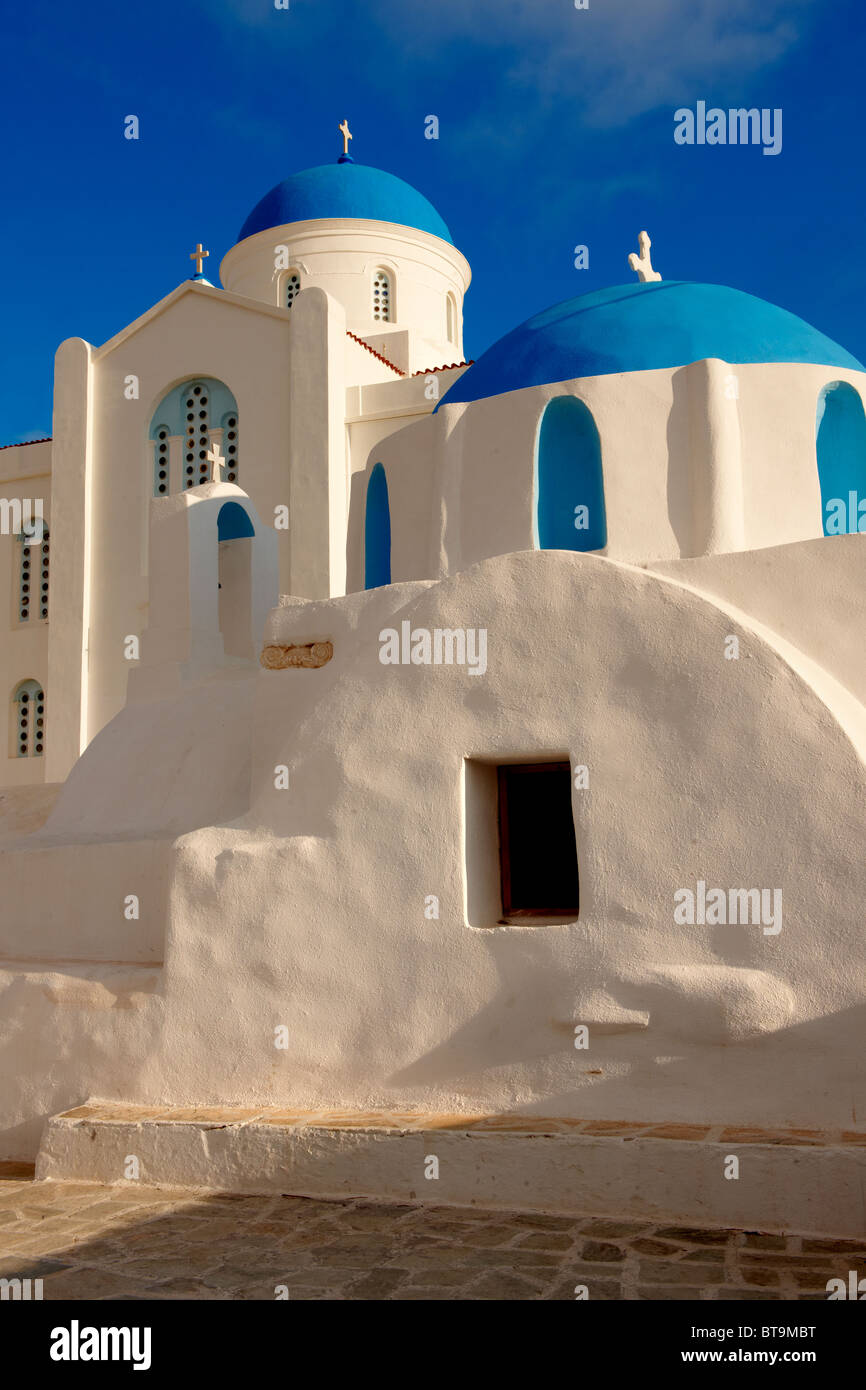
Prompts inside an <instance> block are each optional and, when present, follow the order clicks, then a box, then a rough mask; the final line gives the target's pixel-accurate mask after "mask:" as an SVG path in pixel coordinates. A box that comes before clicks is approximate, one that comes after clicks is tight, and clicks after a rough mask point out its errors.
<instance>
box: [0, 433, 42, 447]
mask: <svg viewBox="0 0 866 1390" xmlns="http://www.w3.org/2000/svg"><path fill="white" fill-rule="evenodd" d="M50 443H51V435H50V434H46V435H45V437H44V438H43V439H24V440H22V441H21V443H20V444H0V449H26V448H27V445H28V444H50Z"/></svg>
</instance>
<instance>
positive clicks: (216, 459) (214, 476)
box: [207, 444, 225, 483]
mask: <svg viewBox="0 0 866 1390" xmlns="http://www.w3.org/2000/svg"><path fill="white" fill-rule="evenodd" d="M207 458H208V461H209V462H210V463H212V464H213V469H212V470H211V482H212V483H221V482H222V480H223V479H222V472H221V469H222V466H223V464H224V463H225V459H224V458H223V457H222V455H221V454H220V446H219V444H214V446H213V448H212V449H211V450H209V451H208V454H207Z"/></svg>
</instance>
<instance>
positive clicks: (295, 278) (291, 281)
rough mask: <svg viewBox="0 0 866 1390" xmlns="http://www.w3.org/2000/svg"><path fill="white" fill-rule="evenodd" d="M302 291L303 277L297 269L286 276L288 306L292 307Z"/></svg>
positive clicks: (288, 307)
mask: <svg viewBox="0 0 866 1390" xmlns="http://www.w3.org/2000/svg"><path fill="white" fill-rule="evenodd" d="M300 293H301V277H300V275H299V274H298V272H297V271H296V270H292V271H290V272H289V274H288V276H287V278H286V308H287V309H291V307H292V305H293V304H294V302H295V300H296V299H297V297H298V295H299V294H300Z"/></svg>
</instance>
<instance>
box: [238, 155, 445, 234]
mask: <svg viewBox="0 0 866 1390" xmlns="http://www.w3.org/2000/svg"><path fill="white" fill-rule="evenodd" d="M316 217H348V218H351V219H352V221H353V222H357V221H359V220H360V221H373V222H396V223H398V224H399V225H400V226H402V227H416V228H417V229H418V231H421V232H429V233H430V235H431V236H438V237H441V238H442V240H443V241H448V242H450V241H451V233H450V232H449V230H448V228H447V227H446V225H445V223H444V222H443V221H442V218H441V217H440V216H439V214H438V212H437V211H436V209H435V208H434V206H433V204H432V203H429V202H428V201H427V199H426V198H425V197H424V195H423V194H422V193H419V192H418V190H417V189H416V188H413V187H412V185H411V184H408V183H404V182H403V180H402V179H398V178H396V177H395V175H394V174H386V173H385V171H384V170H383V169H371V168H369V167H368V166H367V165H365V164H355V163H353V162H352V161H349V160H347V161H346V162H345V163H337V164H320V165H318V166H317V168H315V169H302V170H301V172H300V173H298V174H291V175H290V176H289V177H288V178H287V179H283V181H282V183H278V184H277V186H276V188H272V189H271V191H270V193H266V194H265V196H264V198H262V200H261V202H260V203H256V206H255V207H254V208H253V210H252V212H251V213H250V215H249V217H248V218H247V220H246V222H245V223H244V225H243V226H242V227H241V231H240V236H239V237H238V241H243V240H244V237H248V236H254V235H255V233H256V232H264V231H266V230H267V229H268V228H269V227H282V226H283V225H284V224H285V223H287V222H306V221H308V220H309V219H311V218H316ZM452 245H453V242H452Z"/></svg>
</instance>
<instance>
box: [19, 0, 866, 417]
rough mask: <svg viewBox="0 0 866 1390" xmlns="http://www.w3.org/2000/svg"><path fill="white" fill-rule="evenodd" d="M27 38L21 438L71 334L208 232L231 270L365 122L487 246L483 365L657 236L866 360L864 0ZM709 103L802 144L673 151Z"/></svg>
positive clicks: (132, 305)
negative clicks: (767, 152)
mask: <svg viewBox="0 0 866 1390" xmlns="http://www.w3.org/2000/svg"><path fill="white" fill-rule="evenodd" d="M4 27H5V35H4V40H5V41H4V44H3V51H2V54H0V78H2V80H0V122H2V131H3V152H4V166H5V167H4V188H5V193H6V197H5V200H4V202H5V206H4V211H3V217H2V220H0V242H2V246H0V250H2V266H3V268H4V274H3V277H2V288H0V317H2V323H3V327H4V330H5V331H4V333H3V362H2V366H3V391H2V396H0V443H4V444H5V443H12V442H17V441H19V440H22V439H26V438H33V437H35V436H38V435H42V434H49V433H50V432H51V388H52V373H53V354H54V351H55V349H56V347H57V345H58V343H60V342H61V341H62V340H63V339H64V338H67V337H72V336H78V337H83V338H86V339H88V340H89V341H90V342H93V343H101V342H104V341H105V340H106V339H107V338H109V337H111V336H112V335H113V334H114V333H116V332H117V331H118V330H119V329H120V328H122V327H123V326H124V325H125V324H127V323H128V322H130V321H131V320H132V319H134V318H136V317H137V316H138V315H139V314H141V313H143V312H144V311H145V310H146V309H147V308H148V307H149V306H150V305H151V304H153V303H155V302H156V301H157V300H159V299H161V298H162V297H163V296H164V295H165V294H167V293H169V291H170V290H172V289H173V288H174V287H175V285H177V284H178V283H179V281H181V280H183V279H185V278H186V277H187V276H188V275H189V274H190V273H191V263H190V262H189V260H188V259H187V254H188V252H189V251H190V250H191V249H192V247H193V246H194V244H195V242H196V241H197V240H199V239H200V240H202V241H203V242H204V243H205V244H206V245H207V246H208V247H209V248H210V251H211V258H210V261H209V262H208V265H207V270H208V272H209V278H210V279H212V280H215V279H216V273H215V272H216V267H218V265H219V260H220V258H221V257H222V255H224V253H225V252H226V250H227V249H228V248H229V247H230V246H231V245H232V244H233V243H234V241H235V238H236V236H237V233H238V230H239V228H240V226H241V224H242V222H243V221H244V218H245V217H246V215H247V213H248V212H249V210H250V209H251V208H252V207H253V205H254V204H255V203H256V202H257V201H258V200H259V198H260V197H261V196H262V195H263V194H264V193H265V192H266V191H267V190H268V189H269V188H270V187H271V186H272V185H273V184H275V183H276V182H278V181H279V180H280V179H281V178H283V177H285V176H286V175H287V174H289V173H291V172H293V171H294V170H296V169H303V168H307V167H309V166H310V165H314V164H321V163H326V162H329V161H331V160H333V159H335V158H336V157H337V154H338V153H339V150H340V148H341V143H340V137H339V135H338V132H337V129H336V127H337V125H338V123H339V122H340V120H341V119H342V118H343V117H344V116H348V118H349V123H350V126H351V128H352V131H353V133H354V135H355V139H354V141H353V145H352V153H353V155H354V156H355V158H356V159H357V160H358V161H359V162H360V163H366V164H372V165H376V166H378V167H380V168H383V169H388V170H390V171H391V172H393V173H395V174H398V175H399V176H400V177H402V178H405V179H407V180H408V181H409V182H410V183H413V184H414V185H415V186H416V187H417V188H419V189H420V190H421V191H422V192H423V193H425V194H426V195H427V196H428V197H429V198H430V199H431V201H432V202H433V203H435V205H436V206H437V207H438V209H439V211H440V212H441V213H442V215H443V216H444V218H445V220H446V222H448V224H449V225H450V227H451V231H452V234H453V237H454V241H455V243H456V244H457V245H458V246H459V247H460V248H461V250H462V251H463V252H464V253H465V254H466V255H467V257H468V258H469V261H470V263H471V265H472V268H473V276H474V278H473V284H472V287H471V289H470V291H469V294H468V296H467V300H466V306H465V346H466V351H467V355H469V356H476V357H477V356H478V355H479V353H480V352H482V351H483V350H484V348H485V347H486V346H488V345H489V344H490V343H491V342H493V341H494V340H495V339H496V338H498V337H500V336H501V335H502V334H503V333H504V332H506V331H507V330H508V329H509V328H511V327H513V326H514V325H515V324H517V323H519V322H521V321H522V320H523V319H525V318H528V317H529V316H530V315H531V314H533V313H535V312H536V311H537V310H540V309H543V308H545V307H547V306H548V305H550V304H553V303H555V302H557V301H559V300H562V299H567V298H570V297H571V296H573V295H576V294H581V293H584V292H587V291H590V290H593V289H598V288H600V287H601V286H604V285H608V284H617V283H622V282H626V281H630V280H632V278H633V277H632V276H631V273H630V271H629V270H628V267H627V263H626V258H627V256H628V253H629V252H630V251H632V250H636V249H637V234H638V232H639V231H640V230H641V228H643V227H646V228H647V229H648V230H649V232H650V234H651V236H652V239H653V259H654V261H655V264H656V266H657V268H658V269H660V270H661V272H662V274H663V275H664V277H665V278H666V279H683V280H706V281H712V282H716V283H722V284H728V285H734V286H736V287H737V288H740V289H744V290H747V291H749V292H751V293H753V294H758V295H761V296H762V297H764V298H766V299H769V300H772V301H773V302H775V303H777V304H781V305H783V306H784V307H785V308H787V309H791V310H793V311H794V312H795V313H799V314H800V315H801V316H802V317H803V318H805V319H807V320H809V321H810V322H811V323H813V324H814V325H815V326H816V327H817V328H819V329H820V330H821V331H823V332H825V333H827V334H829V336H830V337H832V338H835V339H837V340H838V341H839V342H841V343H842V344H844V346H846V347H847V348H848V349H849V350H850V351H851V352H853V353H854V355H855V356H857V357H858V358H859V359H860V360H861V361H866V275H864V272H863V269H862V267H861V265H860V255H861V247H862V244H863V230H864V204H866V193H864V160H863V119H862V113H861V109H860V101H861V100H862V88H863V85H864V81H863V63H864V52H866V45H864V38H866V17H864V14H863V9H862V0H784V3H780V0H761V3H760V4H756V3H755V0H589V8H588V9H587V10H576V9H575V7H574V0H435V3H430V0H365V2H364V3H363V4H359V3H358V0H290V8H289V9H288V10H276V9H275V8H274V4H273V0H207V3H197V0H180V3H172V4H170V3H167V0H147V3H146V4H138V5H126V4H118V3H117V2H116V0H114V3H111V4H107V3H88V0H76V4H75V5H52V6H42V5H40V6H35V7H25V6H24V5H18V6H16V7H14V9H11V10H9V11H8V12H7V18H6V20H5V25H4ZM699 100H704V101H706V102H707V104H708V105H709V106H719V107H722V108H726V109H727V108H729V107H739V106H749V107H751V106H757V107H771V108H775V107H781V108H782V111H783V148H782V152H781V154H779V155H778V156H776V157H769V156H764V155H763V154H762V152H761V150H760V148H755V147H745V148H741V147H722V146H719V147H709V146H703V147H698V146H693V147H683V146H678V145H676V144H675V143H674V140H673V130H674V120H673V112H674V110H675V109H676V108H677V107H680V106H690V107H692V108H694V106H695V104H696V102H697V101H699ZM129 114H136V115H137V116H138V117H139V119H140V124H141V138H140V140H138V141H137V142H135V141H128V140H125V139H124V138H123V120H124V117H125V116H127V115H129ZM430 114H435V115H437V116H438V117H439V121H440V138H439V140H438V141H429V140H425V138H424V119H425V117H426V116H428V115H430ZM577 244H585V245H587V246H588V247H589V252H590V257H589V259H590V264H589V269H588V270H581V271H578V270H576V269H575V268H574V254H573V248H574V246H575V245H577Z"/></svg>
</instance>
